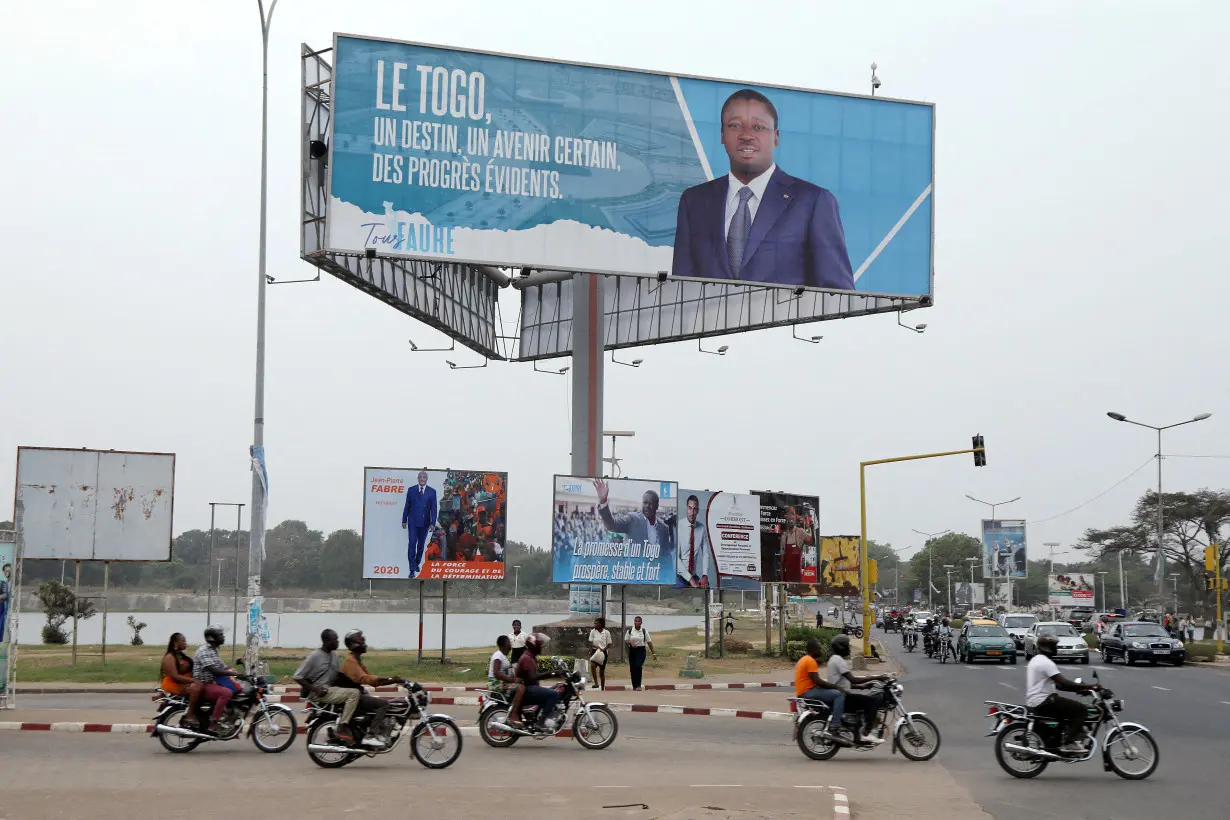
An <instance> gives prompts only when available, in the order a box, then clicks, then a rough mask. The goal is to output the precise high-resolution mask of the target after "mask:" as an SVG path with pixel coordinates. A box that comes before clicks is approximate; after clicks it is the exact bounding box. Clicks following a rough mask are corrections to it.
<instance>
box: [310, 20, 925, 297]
mask: <svg viewBox="0 0 1230 820" xmlns="http://www.w3.org/2000/svg"><path fill="white" fill-rule="evenodd" d="M332 102H333V118H332V139H330V140H329V151H330V153H329V158H328V163H327V165H328V169H329V188H328V190H329V192H330V199H329V202H328V230H327V234H326V239H325V241H326V245H327V247H328V249H329V250H331V251H334V252H342V253H359V254H361V253H363V252H364V251H365V250H367V249H369V248H370V249H375V250H377V252H378V253H379V254H380V255H381V256H405V257H410V258H419V259H432V260H439V261H444V262H462V263H472V264H481V265H493V266H501V267H509V266H512V267H530V268H535V269H550V270H564V271H588V272H591V273H610V274H629V275H635V276H651V277H656V276H657V275H658V273H659V272H670V273H671V274H673V275H674V276H676V277H680V278H687V279H695V280H708V281H717V282H730V281H737V282H741V283H747V284H760V285H774V286H785V287H790V288H795V287H804V288H816V289H823V290H826V291H854V290H857V291H859V292H865V293H873V294H900V295H906V296H919V295H923V294H930V293H931V279H932V265H931V256H932V253H931V235H932V199H931V190H932V181H933V173H932V168H933V129H934V107H933V106H931V105H929V104H926V103H916V102H905V101H898V100H890V99H886V98H874V97H862V96H854V95H842V94H833V93H825V92H817V91H807V90H800V89H794V88H782V87H773V86H766V85H749V84H747V83H742V82H732V81H726V80H711V79H701V78H693V77H687V76H681V75H667V74H656V73H648V72H643V71H631V70H626V69H618V68H608V67H600V66H590V65H581V64H570V63H562V62H550V61H545V60H539V59H530V58H522V57H513V56H506V55H499V54H490V53H484V52H476V51H463V50H458V49H450V48H443V47H439V46H431V45H423V44H416V43H402V42H393V41H388V40H380V39H372V38H364V37H357V36H351V35H336V36H335V38H334V64H333V101H332ZM734 180H738V182H739V185H738V187H739V188H743V187H744V186H745V185H746V186H747V187H748V188H749V189H750V190H751V192H752V193H753V195H754V196H755V197H756V199H755V204H754V205H751V206H750V207H749V208H747V209H744V208H736V209H735V211H736V213H735V214H724V212H725V211H726V209H727V199H728V196H727V194H728V191H729V190H730V187H731V185H732V184H734V182H733V181H734ZM753 214H754V216H755V218H754V219H753V218H752V215H753ZM732 232H733V234H734V237H735V238H734V240H731V238H730V234H731V233H732ZM732 249H733V250H732Z"/></svg>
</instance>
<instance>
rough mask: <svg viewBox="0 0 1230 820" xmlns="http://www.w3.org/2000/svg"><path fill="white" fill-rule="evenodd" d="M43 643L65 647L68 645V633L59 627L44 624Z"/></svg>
mask: <svg viewBox="0 0 1230 820" xmlns="http://www.w3.org/2000/svg"><path fill="white" fill-rule="evenodd" d="M43 643H47V644H59V645H61V646H62V645H64V644H66V643H68V633H67V632H65V631H64V630H63V629H61V628H60V627H58V626H52V625H51V624H49V623H47V624H43Z"/></svg>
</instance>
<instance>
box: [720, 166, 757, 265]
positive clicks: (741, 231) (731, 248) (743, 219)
mask: <svg viewBox="0 0 1230 820" xmlns="http://www.w3.org/2000/svg"><path fill="white" fill-rule="evenodd" d="M751 198H752V189H751V188H747V187H744V188H740V189H739V206H738V207H737V208H735V216H734V218H733V219H731V220H730V232H729V233H728V234H726V254H727V256H729V257H730V269H731V271H732V272H733V273H734V275H735V278H736V279H738V278H739V270H740V269H741V268H742V267H743V252H744V251H746V250H747V235H748V234H749V233H751V232H752V211H751V209H750V208H748V207H747V201H748V200H749V199H751Z"/></svg>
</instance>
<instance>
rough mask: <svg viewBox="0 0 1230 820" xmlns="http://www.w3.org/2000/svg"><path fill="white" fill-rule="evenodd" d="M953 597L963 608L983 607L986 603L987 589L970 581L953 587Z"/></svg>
mask: <svg viewBox="0 0 1230 820" xmlns="http://www.w3.org/2000/svg"><path fill="white" fill-rule="evenodd" d="M952 589H953V596H954V597H955V598H956V602H957V603H958V604H960V605H961V606H982V605H983V604H985V603H986V602H987V601H986V587H985V585H983V584H971V583H969V582H968V581H965V582H961V583H958V584H953V585H952Z"/></svg>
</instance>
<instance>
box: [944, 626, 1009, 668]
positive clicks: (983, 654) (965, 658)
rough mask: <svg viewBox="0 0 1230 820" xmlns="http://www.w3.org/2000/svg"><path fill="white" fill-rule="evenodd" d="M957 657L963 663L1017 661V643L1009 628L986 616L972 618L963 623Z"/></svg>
mask: <svg viewBox="0 0 1230 820" xmlns="http://www.w3.org/2000/svg"><path fill="white" fill-rule="evenodd" d="M957 657H959V658H960V659H961V661H962V663H973V662H974V661H977V660H992V661H998V662H999V663H1016V643H1015V642H1014V641H1013V640H1012V636H1011V635H1009V634H1008V630H1006V629H1004V628H1003V627H1002V626H1000V625H999V624H997V623H995V622H994V621H988V620H986V619H985V618H979V619H971V620H968V621H966V622H965V623H963V624H962V625H961V633H960V634H959V635H958V636H957Z"/></svg>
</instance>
